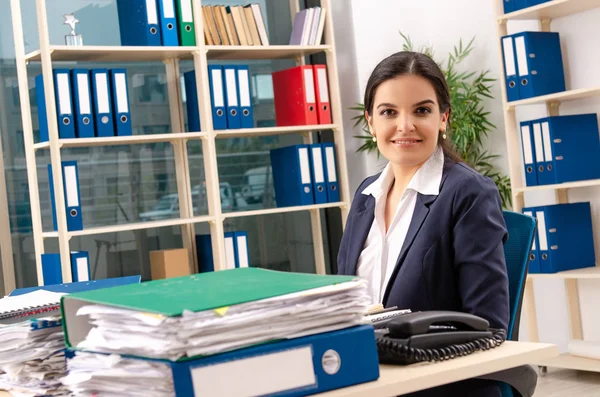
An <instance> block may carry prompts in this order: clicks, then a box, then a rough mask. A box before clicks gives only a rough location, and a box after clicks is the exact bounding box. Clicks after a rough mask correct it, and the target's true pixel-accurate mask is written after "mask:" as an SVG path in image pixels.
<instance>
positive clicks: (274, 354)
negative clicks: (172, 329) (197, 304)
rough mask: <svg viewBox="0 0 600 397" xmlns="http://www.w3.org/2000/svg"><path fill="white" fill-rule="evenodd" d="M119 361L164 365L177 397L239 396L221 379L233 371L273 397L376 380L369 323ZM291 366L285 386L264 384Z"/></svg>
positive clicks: (249, 388) (256, 391) (250, 391)
mask: <svg viewBox="0 0 600 397" xmlns="http://www.w3.org/2000/svg"><path fill="white" fill-rule="evenodd" d="M77 354H78V352H77V350H74V349H67V353H66V356H67V357H68V358H71V357H73V356H74V355H77ZM96 354H105V353H96ZM124 357H125V358H130V359H137V360H148V361H154V362H160V363H165V364H167V365H169V366H170V367H171V370H172V374H173V386H174V389H175V390H174V391H175V394H174V395H175V396H176V397H184V396H185V397H201V396H231V395H239V390H240V389H239V387H238V386H236V385H235V382H233V383H232V382H227V381H223V379H226V378H228V377H230V375H231V374H236V373H238V374H242V373H243V374H244V375H245V376H246V378H251V379H253V380H254V382H250V383H247V384H245V385H244V392H245V395H253V396H267V395H269V396H278V397H300V396H309V395H313V394H317V393H322V392H325V391H329V390H335V389H340V388H343V387H347V386H352V385H357V384H361V383H366V382H370V381H374V380H377V379H378V378H379V361H378V356H377V346H376V344H375V334H374V329H373V327H372V326H371V325H361V326H355V327H351V328H345V329H341V330H337V331H330V332H325V333H320V334H315V335H309V336H304V337H300V338H293V339H284V340H281V341H276V342H271V343H263V344H259V345H256V346H253V347H248V348H244V349H239V350H234V351H230V352H227V353H222V354H215V355H211V356H206V357H200V358H196V359H192V360H187V361H179V362H173V361H168V360H158V359H147V358H141V357H133V356H124ZM290 362H293V363H295V364H297V365H299V366H300V367H301V368H303V369H304V370H303V371H295V372H292V373H290V374H289V376H286V379H287V381H286V382H279V383H278V385H277V386H276V387H273V384H272V382H270V381H269V380H270V379H272V377H273V374H274V373H276V372H277V371H281V370H282V369H283V370H285V368H286V367H287V366H288V365H289V363H290ZM232 385H233V386H232ZM132 387H135V385H132ZM124 394H127V393H126V391H124Z"/></svg>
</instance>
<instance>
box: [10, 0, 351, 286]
mask: <svg viewBox="0 0 600 397" xmlns="http://www.w3.org/2000/svg"><path fill="white" fill-rule="evenodd" d="M20 3H21V2H20V0H11V2H10V4H11V14H12V21H13V33H14V45H15V54H16V56H15V58H16V64H17V75H18V84H19V94H20V106H21V112H22V122H23V136H24V143H25V152H26V163H27V175H28V184H29V189H30V190H29V194H30V196H29V198H30V202H31V217H32V227H33V240H34V249H35V259H36V260H35V261H36V267H37V276H38V284H39V285H42V284H43V277H42V266H41V255H42V254H43V253H44V242H43V240H44V239H45V238H57V239H58V243H59V250H60V257H61V266H62V276H63V282H70V281H71V280H72V277H71V269H70V255H69V253H70V247H69V240H70V239H71V238H72V237H76V236H86V235H94V234H101V233H113V232H123V231H132V230H141V229H153V228H159V227H167V226H181V231H182V233H181V235H182V239H183V245H184V248H187V249H188V252H189V253H190V261H191V263H193V264H194V267H195V269H198V264H197V259H196V255H195V252H196V250H195V238H194V235H195V232H194V225H195V224H197V223H207V224H208V225H209V227H210V233H211V237H212V238H211V240H212V248H213V258H214V261H215V263H214V265H215V270H222V269H225V268H226V265H225V246H224V239H223V235H224V228H223V222H224V221H225V220H226V219H230V218H236V217H244V216H259V215H266V214H277V213H285V212H294V211H309V212H310V216H311V228H312V240H313V245H314V255H315V263H316V270H317V272H318V273H325V258H324V248H323V236H322V231H321V230H322V228H321V217H320V212H319V211H320V210H321V209H324V208H340V209H341V213H342V223H343V225H342V226H344V225H345V221H346V217H347V214H348V211H349V207H350V206H349V200H350V199H351V197H350V193H349V188H348V176H347V171H346V170H347V166H346V154H345V153H346V151H345V147H344V139H343V138H344V135H343V130H342V127H341V126H342V119H341V117H342V112H341V101H340V90H339V81H338V72H337V60H336V57H335V42H334V36H333V21H332V16H331V15H332V12H331V0H321V2H320V6H321V7H322V8H325V9H327V10H328V12H327V13H326V22H325V31H324V44H323V45H316V46H291V45H271V46H208V45H205V44H204V34H203V20H202V1H194V2H193V15H194V22H195V35H196V43H197V45H196V46H192V47H131V46H81V47H70V46H65V45H51V44H50V39H49V32H48V21H47V8H46V7H47V0H36V9H37V21H38V31H39V42H40V49H39V50H36V51H33V52H31V53H28V54H26V53H25V45H24V40H23V21H22V15H21V4H20ZM299 10H300V6H299V1H298V0H290V11H291V15H290V18H291V20H292V21H293V18H294V16H295V14H296V13H297V12H298V11H299ZM317 53H325V55H326V60H327V61H326V63H327V73H328V80H329V97H330V104H331V113H332V120H333V124H329V125H311V126H294V127H271V128H253V129H238V130H213V129H212V111H211V99H210V90H209V85H208V81H209V79H208V61H209V60H256V59H283V58H290V59H294V60H295V61H296V64H303V63H304V57H306V56H308V55H312V54H317ZM180 60H191V61H193V65H194V70H195V74H196V88H197V92H198V102H199V109H198V111H199V115H200V119H201V120H202V126H203V128H206V130H203V131H199V132H187V131H184V125H185V124H184V119H183V115H184V111H183V105H182V101H181V92H180V71H179V61H180ZM58 61H69V62H103V63H106V62H115V63H117V62H149V61H162V62H163V63H164V64H165V68H166V76H167V87H168V96H169V110H170V115H171V131H172V133H168V134H156V135H136V136H128V137H110V138H89V139H59V138H58V126H57V123H56V103H55V98H54V83H53V77H52V67H53V62H58ZM31 62H40V63H41V66H42V74H43V78H44V87H45V88H46V90H45V101H46V107H47V118H48V120H49V121H50V122H49V125H48V130H49V138H50V139H49V142H43V143H34V141H33V128H32V120H31V107H30V105H29V103H30V99H29V90H30V87H29V86H28V79H27V65H28V64H29V63H31ZM319 130H332V131H333V135H334V140H335V148H336V156H337V169H338V183H339V188H340V195H341V201H340V202H339V203H328V204H323V205H314V206H304V207H289V208H273V209H265V210H256V211H245V212H234V213H223V212H222V209H221V197H220V189H219V186H220V185H219V174H218V167H219V164H218V162H217V153H216V145H215V142H216V139H224V138H236V137H258V136H270V135H284V134H301V135H302V136H303V139H304V142H305V143H312V134H311V133H312V132H313V131H319ZM191 139H196V140H200V141H201V143H202V154H203V161H204V164H203V166H204V174H205V177H206V180H205V184H206V195H207V204H208V215H206V216H194V214H193V205H192V193H191V186H190V175H189V165H188V153H187V146H186V142H187V141H188V140H191ZM155 142H170V143H171V144H173V146H174V153H175V166H176V178H177V193H178V196H179V207H180V214H179V215H180V216H179V218H176V219H168V220H161V221H151V222H142V223H130V224H121V225H110V226H103V227H95V228H87V229H84V230H81V231H73V232H69V231H68V230H67V225H66V217H65V204H64V194H63V180H62V175H60V173H58V174H59V177H55V178H53V187H54V192H55V202H56V213H57V220H58V231H51V232H44V231H43V230H42V220H41V210H40V198H39V190H38V176H37V169H36V160H35V152H36V150H49V151H50V158H51V164H52V168H53V169H61V150H62V149H64V148H76V147H90V146H111V145H133V144H145V143H155ZM5 276H6V275H5Z"/></svg>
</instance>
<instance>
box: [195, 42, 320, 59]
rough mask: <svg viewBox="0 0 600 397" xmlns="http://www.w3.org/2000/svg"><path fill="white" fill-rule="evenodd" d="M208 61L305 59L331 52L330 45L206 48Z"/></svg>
mask: <svg viewBox="0 0 600 397" xmlns="http://www.w3.org/2000/svg"><path fill="white" fill-rule="evenodd" d="M206 49H207V51H208V52H207V57H208V59H214V60H236V59H238V60H245V59H281V58H296V57H305V56H308V55H313V54H317V53H319V52H323V51H327V50H331V46H329V45H315V46H300V45H267V46H239V45H237V46H235V45H234V46H216V45H212V46H206Z"/></svg>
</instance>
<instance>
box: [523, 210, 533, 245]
mask: <svg viewBox="0 0 600 397" xmlns="http://www.w3.org/2000/svg"><path fill="white" fill-rule="evenodd" d="M523 213H524V214H525V215H528V216H531V217H533V212H531V211H523ZM531 249H532V250H535V236H533V243H532V244H531Z"/></svg>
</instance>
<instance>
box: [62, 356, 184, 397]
mask: <svg viewBox="0 0 600 397" xmlns="http://www.w3.org/2000/svg"><path fill="white" fill-rule="evenodd" d="M68 368H69V375H67V376H66V377H65V378H63V379H62V382H63V384H64V385H65V386H67V387H68V388H69V390H71V392H72V393H73V395H75V396H95V395H100V396H103V397H121V396H123V395H125V390H127V391H126V394H127V396H131V397H137V396H139V397H146V396H153V397H163V396H165V397H166V396H174V395H175V392H174V387H173V375H172V373H171V367H170V366H169V365H168V364H166V363H161V362H155V361H147V360H132V359H127V358H123V357H120V356H118V355H115V354H112V355H104V354H93V353H85V352H77V353H76V355H75V357H73V358H72V359H70V360H69V361H68Z"/></svg>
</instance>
